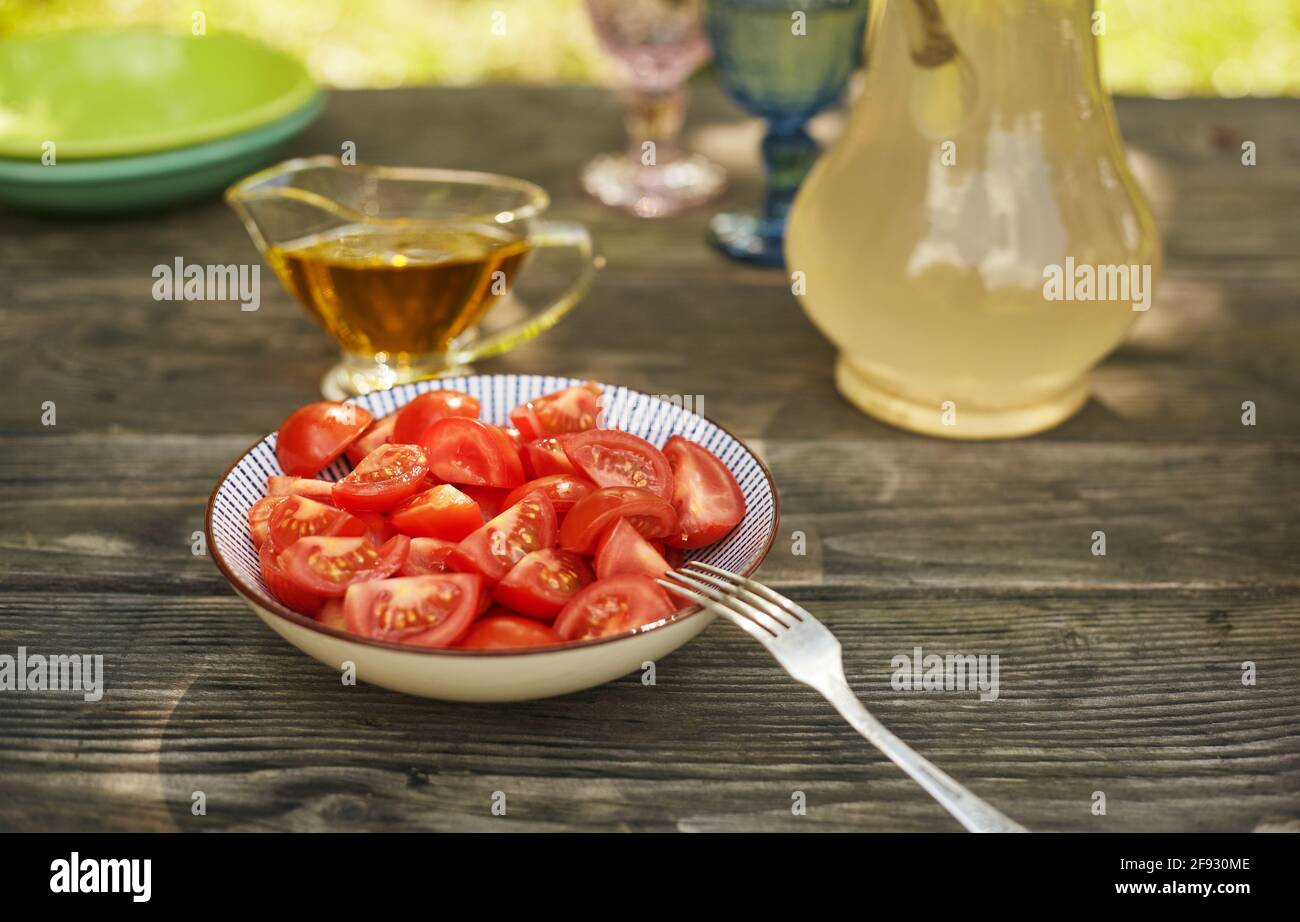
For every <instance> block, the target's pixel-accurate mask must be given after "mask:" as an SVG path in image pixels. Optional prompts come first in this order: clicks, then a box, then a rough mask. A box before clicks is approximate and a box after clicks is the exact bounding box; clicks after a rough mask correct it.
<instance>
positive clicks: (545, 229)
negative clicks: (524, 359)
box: [452, 221, 596, 365]
mask: <svg viewBox="0 0 1300 922" xmlns="http://www.w3.org/2000/svg"><path fill="white" fill-rule="evenodd" d="M528 240H529V243H530V244H531V245H532V246H533V248H534V249H539V250H540V249H570V248H571V249H575V250H577V251H578V255H579V256H580V257H581V258H582V266H581V269H580V270H579V273H578V278H577V279H576V280H575V281H574V283H573V284H572V285H570V286H569V288H568V289H567V290H566V291H564V292H563V293H562V294H560V295H559V296H558V297H557V298H556V299H555V300H553V301H551V302H550V303H549V304H547V305H546V306H544V307H539V308H536V309H534V310H533V311H531V312H530V313H529V315H528V316H527V317H525V318H524V319H523V320H521V321H519V322H518V323H516V324H513V325H511V326H509V327H507V328H506V329H504V330H498V331H497V332H495V333H493V334H492V335H491V336H486V337H484V338H483V339H479V340H475V341H474V342H472V343H470V344H469V345H467V346H466V347H465V348H464V349H462V350H460V351H459V352H456V353H454V354H453V356H452V358H453V360H454V362H455V364H457V365H468V364H470V363H471V362H476V361H479V360H480V359H486V358H491V357H492V356H494V355H500V354H501V353H503V352H507V351H509V350H510V349H513V348H514V347H515V346H517V345H519V344H520V343H522V342H526V341H527V340H529V339H532V338H533V337H534V336H536V335H537V334H539V333H541V332H543V331H544V330H549V329H550V328H551V327H553V326H555V325H556V324H557V323H559V322H560V318H562V317H563V316H564V315H565V314H567V313H568V312H569V311H571V310H573V308H574V306H575V305H577V303H578V302H579V301H581V300H582V298H583V297H584V296H585V295H586V294H587V292H588V291H590V290H591V285H592V282H594V281H595V279H596V259H595V248H594V246H593V244H592V241H591V232H590V231H589V230H587V228H586V227H584V226H583V225H581V224H578V223H577V222H574V221H541V222H538V223H537V224H536V225H535V226H534V228H533V231H532V233H531V234H529V236H528Z"/></svg>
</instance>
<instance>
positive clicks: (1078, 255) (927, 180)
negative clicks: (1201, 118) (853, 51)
mask: <svg viewBox="0 0 1300 922" xmlns="http://www.w3.org/2000/svg"><path fill="white" fill-rule="evenodd" d="M1093 24H1094V17H1093V6H1092V3H1091V2H1090V0H888V2H887V3H885V4H884V5H883V6H878V7H877V9H876V11H875V15H874V17H873V20H872V24H871V27H870V31H869V33H868V36H869V38H868V41H869V47H870V56H869V59H868V60H869V62H870V63H869V65H868V69H867V74H866V78H865V82H864V87H863V91H862V94H861V96H860V97H859V99H858V101H857V103H856V105H855V107H854V110H853V112H852V115H851V117H850V120H849V124H848V125H847V127H846V130H845V133H844V135H843V136H842V137H841V138H840V139H839V141H838V142H837V144H836V145H835V146H834V147H832V148H831V150H829V151H828V152H827V154H826V155H825V156H824V157H823V158H822V159H821V160H820V161H819V162H818V163H817V165H816V166H815V167H814V169H813V171H812V173H811V175H810V176H809V178H808V179H807V180H806V182H805V183H804V186H803V188H802V190H801V191H800V193H799V196H798V197H797V199H796V200H795V204H794V208H793V211H792V214H791V217H790V227H789V231H788V234H787V245H786V257H787V265H788V267H789V269H790V271H791V273H793V274H794V275H793V286H794V290H795V292H796V294H797V295H798V296H799V298H800V301H801V303H802V305H803V307H804V310H805V311H806V312H807V314H808V316H809V317H810V318H811V319H812V320H813V322H814V323H815V324H816V325H817V326H818V327H819V328H820V329H821V330H822V332H823V333H824V334H825V335H826V336H827V338H829V339H830V340H831V341H832V342H833V343H835V344H836V345H837V346H838V347H839V349H840V355H839V359H838V361H837V364H836V370H835V376H836V384H837V386H838V388H839V390H840V392H841V393H842V394H843V395H844V396H845V397H847V398H848V399H849V400H850V401H852V402H853V403H854V404H856V405H857V406H858V407H860V408H861V409H862V410H864V411H865V412H867V413H869V414H871V415H873V416H876V417H878V418H879V419H882V420H884V421H886V422H889V423H892V424H894V425H898V426H902V427H904V428H907V429H911V430H914V431H917V432H923V433H927V434H930V435H937V436H945V437H950V438H999V437H1011V436H1021V435H1028V434H1030V433H1034V432H1038V431H1041V430H1044V429H1048V428H1050V427H1052V426H1055V425H1057V424H1059V423H1061V422H1062V421H1064V420H1065V419H1067V418H1069V417H1070V416H1071V415H1072V414H1073V413H1074V412H1075V411H1077V410H1078V409H1079V408H1080V407H1081V406H1082V405H1083V404H1084V403H1085V401H1086V400H1087V397H1088V393H1089V381H1088V373H1089V370H1090V369H1091V368H1092V367H1093V366H1094V365H1095V364H1096V363H1097V362H1099V361H1100V360H1101V359H1102V358H1103V357H1104V356H1106V355H1107V354H1108V353H1109V352H1110V351H1111V350H1113V349H1114V348H1115V347H1116V346H1117V345H1118V344H1119V343H1120V341H1121V340H1122V339H1123V338H1124V336H1125V334H1126V333H1127V331H1128V329H1129V327H1130V326H1131V325H1132V324H1133V322H1134V319H1135V318H1136V317H1137V315H1138V313H1139V312H1141V311H1143V310H1146V309H1147V308H1148V307H1150V305H1151V296H1152V287H1153V286H1154V284H1155V280H1156V277H1157V276H1158V275H1159V272H1160V268H1161V260H1162V257H1161V245H1160V239H1159V235H1158V233H1157V230H1156V227H1155V223H1154V221H1153V219H1152V216H1151V212H1150V210H1149V208H1148V206H1147V204H1146V202H1145V201H1144V199H1143V197H1142V194H1141V192H1140V191H1139V190H1138V188H1137V186H1136V185H1135V183H1134V181H1133V178H1132V176H1131V175H1130V174H1129V171H1128V167H1127V166H1126V164H1125V159H1124V147H1123V142H1122V141H1121V139H1120V135H1119V130H1118V128H1117V126H1116V123H1115V116H1114V112H1113V110H1112V107H1111V102H1110V98H1109V96H1108V95H1107V94H1106V93H1105V92H1104V91H1103V90H1102V87H1101V82H1100V78H1099V74H1098V63H1097V53H1096V45H1095V40H1094V35H1093V31H1092V30H1093ZM798 273H802V275H799V274H798Z"/></svg>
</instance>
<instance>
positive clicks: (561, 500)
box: [502, 474, 596, 521]
mask: <svg viewBox="0 0 1300 922" xmlns="http://www.w3.org/2000/svg"><path fill="white" fill-rule="evenodd" d="M594 489H596V488H595V487H594V486H592V483H591V481H590V480H587V479H586V478H585V477H574V476H573V475H572V474H551V475H550V476H548V477H538V478H537V479H536V480H530V481H528V483H526V484H524V485H523V486H522V487H516V488H515V489H514V490H513V491H512V492H511V493H510V495H509V496H507V497H506V498H505V501H504V502H503V503H502V508H503V509H509V508H510V507H511V506H513V505H514V504H515V503H517V502H519V501H520V500H521V499H523V498H524V497H525V496H527V495H528V494H529V493H531V492H533V491H534V490H541V491H542V492H543V493H545V494H546V495H547V497H549V498H550V500H551V505H552V506H554V507H555V518H556V519H558V520H561V521H563V519H564V517H565V515H567V514H568V512H569V510H570V509H572V508H573V507H574V506H575V505H576V504H577V502H578V500H580V499H582V498H583V497H584V496H586V495H587V494H588V493H590V492H591V491H592V490H594Z"/></svg>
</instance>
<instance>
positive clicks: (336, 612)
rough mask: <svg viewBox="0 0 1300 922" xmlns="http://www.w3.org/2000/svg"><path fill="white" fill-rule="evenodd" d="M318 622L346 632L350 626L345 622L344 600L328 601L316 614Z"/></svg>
mask: <svg viewBox="0 0 1300 922" xmlns="http://www.w3.org/2000/svg"><path fill="white" fill-rule="evenodd" d="M316 620H317V621H319V622H320V623H321V624H323V625H325V626H326V627H332V628H334V630H336V631H346V630H347V629H348V626H347V624H346V623H345V622H344V621H343V600H342V599H326V600H325V604H324V605H322V606H321V608H320V611H318V612H317V613H316Z"/></svg>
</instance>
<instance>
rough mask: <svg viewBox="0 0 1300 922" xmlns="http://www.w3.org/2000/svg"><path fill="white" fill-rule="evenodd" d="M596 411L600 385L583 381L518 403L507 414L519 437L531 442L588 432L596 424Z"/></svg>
mask: <svg viewBox="0 0 1300 922" xmlns="http://www.w3.org/2000/svg"><path fill="white" fill-rule="evenodd" d="M599 410H600V385H599V384H596V383H595V382H594V381H586V382H583V383H582V384H579V385H576V386H575V387H566V388H565V389H564V390H562V391H556V392H555V393H553V394H545V395H543V396H541V397H538V398H536V399H534V400H529V401H528V402H526V403H521V404H520V405H519V406H517V407H515V408H514V409H513V410H511V411H510V422H512V423H514V426H515V428H516V429H518V430H519V435H520V437H521V438H523V439H524V440H525V441H532V440H533V439H540V438H542V437H544V436H548V435H561V434H563V433H565V432H581V431H582V430H584V429H590V428H591V427H592V426H594V425H596V415H597V413H598V412H599Z"/></svg>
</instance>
